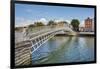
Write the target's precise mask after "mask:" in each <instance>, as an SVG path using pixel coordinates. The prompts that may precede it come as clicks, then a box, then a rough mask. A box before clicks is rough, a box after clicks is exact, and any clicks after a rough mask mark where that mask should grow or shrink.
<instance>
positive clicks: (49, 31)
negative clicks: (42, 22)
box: [15, 25, 76, 65]
mask: <svg viewBox="0 0 100 69" xmlns="http://www.w3.org/2000/svg"><path fill="white" fill-rule="evenodd" d="M62 31H63V32H65V33H67V34H69V35H75V34H76V33H75V32H74V31H73V30H72V28H71V27H70V26H68V25H67V26H63V27H62V26H61V27H59V26H55V27H52V26H42V27H39V28H32V29H31V32H29V33H28V35H27V36H24V35H23V34H22V35H21V34H19V35H20V36H21V37H18V36H17V35H16V33H15V57H16V58H15V64H16V65H20V64H23V62H25V63H26V62H27V61H26V60H28V57H29V56H30V54H32V53H33V52H34V51H36V50H37V49H38V48H39V47H41V46H42V45H43V44H44V43H45V42H47V41H48V40H49V39H50V38H52V37H54V36H55V35H56V34H61V33H62ZM27 52H28V53H27ZM26 53H27V54H26ZM26 55H27V56H26ZM28 55H29V56H28ZM23 58H24V59H23ZM23 65H24V64H23Z"/></svg>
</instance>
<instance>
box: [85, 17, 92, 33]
mask: <svg viewBox="0 0 100 69" xmlns="http://www.w3.org/2000/svg"><path fill="white" fill-rule="evenodd" d="M93 25H94V24H93V19H90V18H89V17H88V18H87V19H86V20H85V31H87V32H91V31H93Z"/></svg>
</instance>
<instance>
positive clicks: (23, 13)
mask: <svg viewBox="0 0 100 69" xmlns="http://www.w3.org/2000/svg"><path fill="white" fill-rule="evenodd" d="M87 17H90V18H94V8H82V7H81V8H80V7H64V6H63V7H62V6H47V5H29V4H15V25H16V26H22V25H28V24H34V22H35V21H42V22H44V24H47V22H48V21H49V20H55V21H60V20H65V21H67V22H71V20H72V19H78V20H79V21H80V23H84V20H85V19H86V18H87Z"/></svg>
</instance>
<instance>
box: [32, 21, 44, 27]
mask: <svg viewBox="0 0 100 69" xmlns="http://www.w3.org/2000/svg"><path fill="white" fill-rule="evenodd" d="M34 25H35V26H44V24H43V23H42V22H35V23H34Z"/></svg>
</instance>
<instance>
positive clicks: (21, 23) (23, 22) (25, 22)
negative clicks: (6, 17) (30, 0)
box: [15, 17, 34, 27]
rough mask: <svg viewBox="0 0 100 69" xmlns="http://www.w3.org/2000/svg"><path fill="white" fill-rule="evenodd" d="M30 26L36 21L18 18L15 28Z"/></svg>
mask: <svg viewBox="0 0 100 69" xmlns="http://www.w3.org/2000/svg"><path fill="white" fill-rule="evenodd" d="M29 24H34V21H33V20H29V19H25V18H22V17H17V18H16V20H15V27H21V26H27V25H29Z"/></svg>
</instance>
